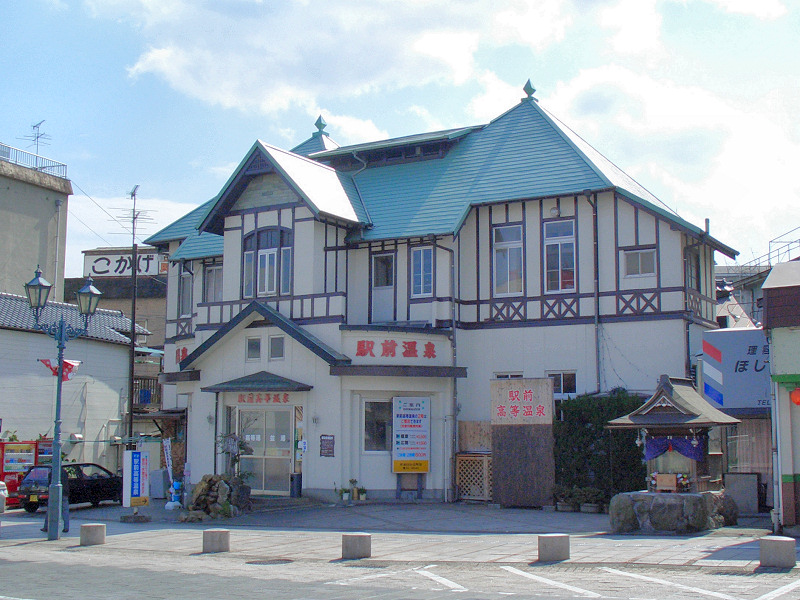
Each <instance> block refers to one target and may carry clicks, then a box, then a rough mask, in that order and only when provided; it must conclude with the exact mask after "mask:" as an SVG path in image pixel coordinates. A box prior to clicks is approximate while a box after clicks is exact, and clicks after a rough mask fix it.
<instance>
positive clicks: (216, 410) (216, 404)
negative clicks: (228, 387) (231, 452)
mask: <svg viewBox="0 0 800 600" xmlns="http://www.w3.org/2000/svg"><path fill="white" fill-rule="evenodd" d="M218 442H219V392H215V393H214V446H213V448H214V475H216V474H217V471H218V469H217V462H218V461H219V454H218V453H217V444H218Z"/></svg>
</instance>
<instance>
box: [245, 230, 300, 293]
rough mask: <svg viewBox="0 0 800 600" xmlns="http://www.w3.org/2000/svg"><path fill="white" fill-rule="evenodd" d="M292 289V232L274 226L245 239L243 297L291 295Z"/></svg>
mask: <svg viewBox="0 0 800 600" xmlns="http://www.w3.org/2000/svg"><path fill="white" fill-rule="evenodd" d="M291 288H292V233H291V231H289V230H287V229H279V228H277V227H276V228H270V229H262V230H259V231H257V232H254V233H252V234H250V235H249V236H247V237H246V238H245V239H244V244H243V253H242V296H243V297H245V298H252V297H253V295H254V293H255V294H257V295H258V296H274V295H277V294H289V293H291Z"/></svg>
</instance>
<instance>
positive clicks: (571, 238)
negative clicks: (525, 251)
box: [543, 219, 578, 294]
mask: <svg viewBox="0 0 800 600" xmlns="http://www.w3.org/2000/svg"><path fill="white" fill-rule="evenodd" d="M565 223H569V224H570V225H571V227H572V233H571V234H570V235H563V234H552V235H550V234H549V233H548V229H550V226H555V225H563V224H565ZM550 248H555V249H556V251H557V257H558V269H557V270H555V269H550V268H549V265H548V264H547V258H548V250H549V249H550ZM567 248H569V249H570V251H571V254H572V269H571V270H572V286H571V287H567V286H565V285H564V272H565V271H569V270H570V269H565V268H564V265H563V264H562V262H563V260H564V253H565V250H566V249H567ZM543 251H544V289H545V293H547V294H558V293H564V292H574V291H575V290H576V284H577V279H578V265H577V261H576V260H575V220H574V219H560V220H558V221H546V222H545V223H544V246H543ZM555 272H557V273H558V287H552V288H551V287H550V278H549V275H550V273H555Z"/></svg>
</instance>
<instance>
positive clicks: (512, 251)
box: [492, 225, 522, 296]
mask: <svg viewBox="0 0 800 600" xmlns="http://www.w3.org/2000/svg"><path fill="white" fill-rule="evenodd" d="M492 244H493V249H494V293H495V294H496V295H498V296H502V295H509V294H521V293H522V225H504V226H502V227H495V228H494V229H493V230H492Z"/></svg>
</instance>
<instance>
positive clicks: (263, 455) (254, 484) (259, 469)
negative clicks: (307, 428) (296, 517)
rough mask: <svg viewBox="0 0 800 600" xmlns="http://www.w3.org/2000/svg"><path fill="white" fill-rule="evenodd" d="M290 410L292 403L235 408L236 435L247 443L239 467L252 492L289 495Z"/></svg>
mask: <svg viewBox="0 0 800 600" xmlns="http://www.w3.org/2000/svg"><path fill="white" fill-rule="evenodd" d="M293 413H294V409H293V408H292V407H285V408H270V409H261V410H240V411H239V438H240V439H241V440H242V441H243V442H244V443H245V444H246V445H247V446H248V449H247V451H246V452H247V454H243V455H242V456H241V458H240V463H239V470H240V473H241V474H242V475H243V476H245V483H247V484H248V485H250V486H251V488H252V491H253V492H254V493H262V494H276V495H289V491H290V474H291V473H292V453H293V448H294V439H293V438H294V435H293V434H294V422H293V421H294V419H293V416H294V415H293Z"/></svg>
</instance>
